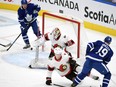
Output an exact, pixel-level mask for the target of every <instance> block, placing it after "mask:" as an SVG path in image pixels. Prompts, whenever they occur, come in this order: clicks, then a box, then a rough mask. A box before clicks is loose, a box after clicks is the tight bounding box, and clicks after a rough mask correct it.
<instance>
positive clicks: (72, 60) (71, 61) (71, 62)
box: [68, 58, 80, 70]
mask: <svg viewBox="0 0 116 87" xmlns="http://www.w3.org/2000/svg"><path fill="white" fill-rule="evenodd" d="M68 63H69V64H70V66H71V67H72V69H73V70H76V68H77V67H78V66H80V65H79V64H77V63H76V61H75V60H74V59H73V58H69V61H68Z"/></svg>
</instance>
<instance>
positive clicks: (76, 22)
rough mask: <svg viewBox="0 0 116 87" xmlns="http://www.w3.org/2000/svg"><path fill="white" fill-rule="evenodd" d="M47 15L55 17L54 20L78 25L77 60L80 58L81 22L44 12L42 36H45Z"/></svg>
mask: <svg viewBox="0 0 116 87" xmlns="http://www.w3.org/2000/svg"><path fill="white" fill-rule="evenodd" d="M46 15H48V16H51V17H54V18H58V19H62V20H66V21H69V22H72V23H75V24H77V26H78V29H77V30H78V32H77V58H79V57H80V24H81V23H80V22H79V21H76V20H72V19H69V18H66V17H62V16H59V15H56V14H52V13H48V12H43V15H42V35H44V30H45V27H44V26H45V16H46ZM43 49H44V47H43V48H42V50H43Z"/></svg>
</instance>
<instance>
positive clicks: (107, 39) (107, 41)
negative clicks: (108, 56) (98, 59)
mask: <svg viewBox="0 0 116 87" xmlns="http://www.w3.org/2000/svg"><path fill="white" fill-rule="evenodd" d="M104 42H106V43H108V44H110V43H111V42H112V38H111V37H110V36H107V37H105V39H104Z"/></svg>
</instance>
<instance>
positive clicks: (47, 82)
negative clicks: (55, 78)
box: [46, 77, 52, 85]
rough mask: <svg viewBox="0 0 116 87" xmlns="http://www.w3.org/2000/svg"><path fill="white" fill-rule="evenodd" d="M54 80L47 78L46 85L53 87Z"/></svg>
mask: <svg viewBox="0 0 116 87" xmlns="http://www.w3.org/2000/svg"><path fill="white" fill-rule="evenodd" d="M51 83H52V80H51V77H46V85H51Z"/></svg>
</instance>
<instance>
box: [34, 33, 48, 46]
mask: <svg viewBox="0 0 116 87" xmlns="http://www.w3.org/2000/svg"><path fill="white" fill-rule="evenodd" d="M49 40H50V39H49V33H46V34H45V35H43V36H42V37H40V38H38V39H37V40H35V46H42V45H43V44H44V43H45V42H46V41H49Z"/></svg>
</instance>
